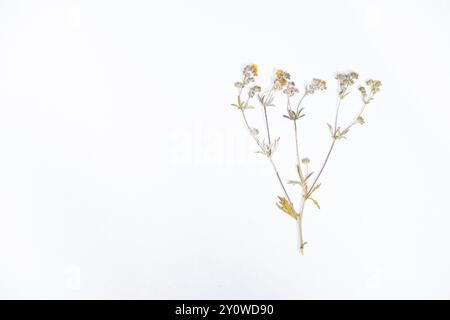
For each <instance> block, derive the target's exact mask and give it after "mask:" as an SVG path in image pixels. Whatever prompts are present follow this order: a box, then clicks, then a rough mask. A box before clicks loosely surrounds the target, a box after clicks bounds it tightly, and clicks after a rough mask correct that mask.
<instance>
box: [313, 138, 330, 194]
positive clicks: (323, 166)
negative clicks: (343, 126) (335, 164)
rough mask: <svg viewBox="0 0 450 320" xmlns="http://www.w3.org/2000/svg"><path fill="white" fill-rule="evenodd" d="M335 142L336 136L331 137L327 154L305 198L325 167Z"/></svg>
mask: <svg viewBox="0 0 450 320" xmlns="http://www.w3.org/2000/svg"><path fill="white" fill-rule="evenodd" d="M335 143H336V138H334V137H333V142H332V143H331V146H330V149H329V150H328V153H327V156H326V157H325V161H324V162H323V164H322V167H321V168H320V171H319V173H318V174H317V176H316V178H315V179H314V182H313V183H312V185H311V188H309V192H308V193H307V195H306V198H308V197H309V196H310V195H311V191H312V190H313V188H314V186H315V185H316V183H317V181H318V180H319V177H320V175H321V174H322V171H323V169H324V168H325V166H326V164H327V162H328V159H329V158H330V154H331V151H333V147H334V144H335Z"/></svg>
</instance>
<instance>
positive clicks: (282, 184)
mask: <svg viewBox="0 0 450 320" xmlns="http://www.w3.org/2000/svg"><path fill="white" fill-rule="evenodd" d="M241 112H242V117H243V119H244V122H245V125H246V127H247V129H248V130H249V132H250V131H251V130H252V128H251V127H250V125H249V123H248V120H247V117H246V116H245V112H244V110H242V109H241ZM250 135H251V136H252V137H253V139H254V140H255V142H256V144H257V145H258V147H259V148H260V149H261V151H262V152H263V153H264V148H263V147H262V146H261V144H260V142H259V140H258V139H257V138H256V137H255V136H254V135H253V134H250ZM268 158H269V160H270V163H271V165H272V168H273V170H274V171H275V174H276V176H277V179H278V182H279V183H280V185H281V188H282V189H283V192H284V195H285V196H286V199H287V200H288V201H289V203H290V204H291V205H292V201H291V198H290V197H289V194H288V193H287V190H286V188H285V186H284V183H283V180H282V179H281V177H280V173H279V172H278V169H277V167H276V165H275V163H274V162H273V159H272V157H271V156H270V157H268Z"/></svg>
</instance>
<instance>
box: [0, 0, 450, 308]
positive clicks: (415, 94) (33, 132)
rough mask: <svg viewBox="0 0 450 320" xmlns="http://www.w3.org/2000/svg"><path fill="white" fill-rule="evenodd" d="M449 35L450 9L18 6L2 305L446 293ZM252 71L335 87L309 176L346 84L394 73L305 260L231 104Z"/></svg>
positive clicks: (329, 172)
mask: <svg viewBox="0 0 450 320" xmlns="http://www.w3.org/2000/svg"><path fill="white" fill-rule="evenodd" d="M449 31H450V4H449V2H448V1H444V0H442V1H221V2H216V1H0V297H1V298H142V299H145V298H153V299H155V298H210V299H215V298H235V299H240V298H276V299H278V298H288V299H300V298H344V299H345V298H363V299H365V298H388V299H390V298H450V249H449V244H450V231H449V230H450V204H449V201H448V198H449V195H448V181H449V178H450V175H449V170H448V164H449V163H450V153H449V145H450V129H449V128H448V123H449V117H450V105H449V103H448V99H449V98H448V92H449V83H450V63H449V59H448V57H449V56H450V36H449ZM246 63H258V65H259V66H260V73H261V75H262V77H261V79H260V81H259V80H258V81H259V83H260V84H262V85H263V86H265V87H267V86H268V85H269V81H270V80H269V79H270V76H271V74H273V72H274V70H275V68H283V69H286V70H288V71H289V72H290V73H291V74H292V76H293V78H294V80H295V81H296V82H297V84H299V85H300V86H302V85H303V84H305V83H307V82H308V81H310V80H311V78H313V77H319V78H323V79H325V80H327V82H328V87H329V90H328V91H327V92H325V93H322V92H321V93H317V94H315V95H314V96H311V97H308V99H307V100H305V106H306V107H307V111H306V113H307V117H305V118H304V119H303V120H302V122H301V134H302V146H303V148H302V152H303V155H304V156H308V157H309V158H310V159H311V168H312V170H317V169H318V167H319V165H320V163H321V161H322V159H323V157H324V156H325V153H326V150H327V147H328V144H329V142H330V138H329V134H328V129H327V128H326V125H325V123H326V122H331V121H332V119H333V112H334V103H335V98H336V84H335V82H334V80H333V76H334V74H335V73H336V72H344V71H348V70H355V71H357V72H358V73H359V74H360V77H361V79H362V80H364V79H367V78H369V77H372V78H376V79H380V80H381V81H382V82H383V86H382V90H381V92H380V94H379V96H377V97H376V99H375V100H374V102H373V104H371V105H369V107H368V109H367V114H366V116H365V119H366V122H367V123H366V124H365V125H364V126H358V127H357V128H355V129H354V130H352V131H351V132H350V134H349V138H348V140H344V141H339V143H338V145H337V146H336V149H335V152H334V153H333V154H332V157H331V160H330V163H329V166H328V167H327V168H326V171H325V172H324V175H323V179H322V182H323V184H322V187H321V188H320V190H319V191H318V192H317V195H316V198H317V199H318V200H319V202H320V204H321V206H322V209H321V210H320V211H319V210H317V209H316V208H315V207H314V206H313V205H312V204H311V203H309V204H308V205H307V207H306V210H307V211H306V213H305V215H306V217H305V224H304V232H305V239H306V241H308V245H307V246H306V249H305V256H301V255H300V254H299V253H298V252H297V249H296V244H297V242H296V241H297V240H296V225H295V223H294V221H293V220H292V219H291V218H289V217H288V216H287V215H286V214H284V213H283V212H281V211H279V210H278V209H277V208H276V207H275V202H276V196H277V195H281V191H280V188H279V186H278V185H277V182H276V180H275V178H274V176H273V173H272V171H271V167H270V165H269V163H268V162H267V159H265V158H264V157H263V156H261V155H259V154H255V153H254V151H255V150H256V148H255V146H254V145H253V141H252V140H251V138H250V136H249V135H248V133H247V132H246V130H245V129H244V126H243V123H242V119H241V118H240V115H239V113H238V111H237V110H235V109H234V108H233V107H231V106H230V103H233V102H234V100H235V94H236V89H235V88H234V87H233V83H234V82H235V81H237V80H239V78H240V72H241V68H242V67H243V66H244V65H245V64H246ZM277 101H278V102H279V103H282V102H283V100H282V98H281V97H280V98H279V99H278V100H277ZM358 103H359V100H358V98H357V97H356V96H355V97H352V98H349V99H348V101H346V102H345V104H344V106H343V108H342V112H343V113H342V118H341V120H342V123H345V122H346V121H348V120H349V119H350V118H351V117H352V115H353V114H354V112H355V111H356V110H357V108H358ZM260 111H261V110H260V109H256V110H252V111H250V114H249V116H250V118H251V121H252V123H253V124H254V125H259V121H260V120H261V113H260ZM282 112H283V110H282V107H281V105H280V106H278V107H277V108H276V109H272V110H270V114H269V116H270V117H271V118H270V119H271V124H272V127H273V134H274V135H275V136H281V141H280V147H279V150H278V152H277V154H276V155H275V156H274V158H275V161H276V162H277V163H280V171H281V174H282V176H283V179H285V180H287V179H292V178H295V168H294V150H293V145H292V128H291V126H292V124H291V123H290V122H289V121H288V120H286V119H284V118H282V117H281V115H282ZM259 128H260V129H263V128H262V127H261V126H260V127H259ZM289 192H291V193H292V194H295V193H296V192H298V190H296V189H295V188H294V187H292V186H290V187H289Z"/></svg>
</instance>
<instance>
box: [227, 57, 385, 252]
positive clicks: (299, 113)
mask: <svg viewBox="0 0 450 320" xmlns="http://www.w3.org/2000/svg"><path fill="white" fill-rule="evenodd" d="M257 76H258V66H257V65H256V64H249V65H247V66H245V67H244V69H243V71H242V79H241V80H240V81H238V82H235V84H234V86H235V87H236V88H237V90H238V94H237V101H236V102H235V103H233V104H232V106H234V107H236V108H237V109H238V110H239V111H240V113H241V114H242V118H243V119H244V123H245V126H246V128H247V129H248V132H249V133H250V135H251V137H252V138H253V140H254V141H255V142H256V144H257V146H258V151H257V152H259V153H261V154H263V155H264V156H265V157H267V159H268V160H269V162H270V164H271V166H272V168H273V171H274V172H275V175H276V178H277V180H278V182H279V184H280V186H281V189H282V192H283V196H279V197H278V202H277V204H276V205H277V207H278V208H279V209H281V210H282V211H284V212H285V213H287V214H288V215H289V216H291V217H292V218H294V219H295V221H296V223H297V226H298V228H297V230H298V248H299V250H300V252H301V254H303V251H304V248H305V244H306V242H305V241H304V240H303V231H302V222H303V215H304V208H305V202H306V201H307V200H310V201H312V202H313V203H314V204H315V205H316V206H317V207H318V208H319V209H320V206H319V203H318V202H317V200H316V199H314V198H313V197H312V196H313V195H314V192H315V191H316V190H317V189H318V188H319V187H320V182H319V179H320V177H321V175H322V172H323V170H324V168H325V166H326V164H327V162H328V160H329V158H330V155H331V153H332V151H333V148H334V147H335V144H336V142H337V141H338V140H341V139H346V138H347V135H348V133H349V131H350V129H352V128H353V126H355V125H356V124H361V125H362V124H364V118H363V117H362V114H363V112H364V110H365V108H366V107H367V105H368V104H369V103H371V102H372V100H373V98H374V96H375V94H376V93H377V92H378V91H379V90H380V87H381V82H380V81H378V80H367V81H365V82H364V83H362V84H360V85H359V86H358V91H359V93H358V94H359V95H360V96H361V107H360V109H359V111H358V112H357V114H356V115H355V117H354V118H353V120H352V121H351V122H350V123H348V124H347V125H345V126H340V125H339V123H338V118H339V110H340V109H341V103H342V101H343V100H344V98H345V97H346V96H347V95H348V94H349V93H350V92H351V91H350V90H351V88H352V87H353V85H355V81H357V80H358V74H357V73H356V72H348V73H338V74H337V75H336V76H335V79H336V80H337V83H338V91H337V103H336V112H335V115H334V123H332V124H330V123H327V126H328V129H329V131H330V135H331V143H330V146H329V148H328V151H327V153H326V156H325V159H324V160H323V162H322V165H321V166H320V169H319V170H318V172H317V173H315V172H309V170H308V167H309V163H310V160H309V159H308V158H306V157H305V158H301V157H300V144H299V140H300V136H299V127H300V122H301V120H302V121H303V119H302V118H303V117H304V116H305V113H304V112H303V111H304V107H303V106H302V102H303V100H304V99H305V98H306V97H307V96H310V95H313V94H314V93H315V92H318V91H324V90H326V89H327V85H326V82H325V81H324V80H321V79H316V78H314V79H313V80H312V81H311V83H309V84H307V85H305V86H304V88H303V90H302V92H300V90H299V89H298V88H297V87H296V85H295V83H294V82H293V81H292V80H291V76H290V74H289V73H287V72H286V71H283V70H276V71H275V75H274V77H273V80H272V81H271V85H270V87H269V88H268V89H267V90H265V91H263V92H262V90H261V87H260V86H259V85H256V84H255V78H256V77H257ZM280 93H281V94H283V95H284V96H285V97H286V114H284V115H283V117H285V118H287V119H289V120H290V121H291V122H292V124H293V125H292V127H293V134H294V135H295V140H294V141H295V146H294V148H295V155H296V157H295V168H296V174H297V176H298V177H297V178H296V179H295V180H289V181H287V182H286V183H289V184H294V185H297V186H299V187H300V193H299V199H298V200H297V202H296V203H295V204H296V205H297V208H296V206H295V204H294V202H293V198H291V197H290V196H289V193H288V192H287V190H286V187H285V183H284V182H283V179H282V178H281V176H280V173H279V171H278V169H277V166H276V164H275V162H274V159H273V154H274V153H275V151H276V149H277V147H278V145H279V141H280V138H278V137H277V138H274V137H273V136H271V132H270V122H269V117H268V112H267V109H268V108H269V107H275V104H274V99H275V95H276V94H280ZM255 100H256V103H257V104H259V105H260V106H261V110H262V112H263V116H264V121H265V124H264V126H265V130H264V131H265V134H260V132H259V130H258V129H257V128H255V127H253V126H251V125H250V124H249V121H248V119H247V116H246V112H247V111H248V110H249V109H254V108H255V107H254V106H253V105H251V104H250V103H252V104H254V102H255Z"/></svg>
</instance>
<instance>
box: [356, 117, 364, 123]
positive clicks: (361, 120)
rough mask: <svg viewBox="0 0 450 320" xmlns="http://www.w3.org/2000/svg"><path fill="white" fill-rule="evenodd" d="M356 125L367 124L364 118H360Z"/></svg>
mask: <svg viewBox="0 0 450 320" xmlns="http://www.w3.org/2000/svg"><path fill="white" fill-rule="evenodd" d="M356 123H359V124H364V123H365V121H364V118H363V117H361V116H359V117H358V118H356Z"/></svg>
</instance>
